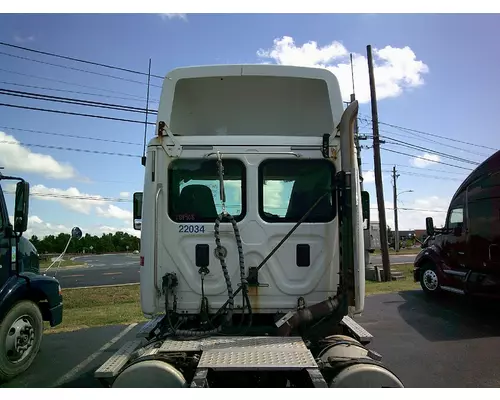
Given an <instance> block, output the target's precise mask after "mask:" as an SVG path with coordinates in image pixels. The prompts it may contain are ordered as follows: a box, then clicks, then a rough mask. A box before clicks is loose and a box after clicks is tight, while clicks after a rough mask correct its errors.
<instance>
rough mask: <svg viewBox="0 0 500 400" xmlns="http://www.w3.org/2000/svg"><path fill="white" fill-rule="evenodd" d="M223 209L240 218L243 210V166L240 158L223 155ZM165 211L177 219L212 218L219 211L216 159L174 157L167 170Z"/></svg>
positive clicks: (203, 220)
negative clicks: (166, 206)
mask: <svg viewBox="0 0 500 400" xmlns="http://www.w3.org/2000/svg"><path fill="white" fill-rule="evenodd" d="M223 165H224V186H225V192H226V210H227V211H228V212H229V213H230V214H231V215H232V216H233V217H234V218H235V219H236V220H237V221H241V220H242V219H243V217H244V216H245V212H246V195H245V186H246V174H245V172H246V169H245V165H244V164H243V162H241V161H240V160H235V159H224V160H223ZM168 182H169V190H168V200H169V201H168V214H169V216H170V218H171V219H172V221H174V222H179V223H189V222H214V221H215V220H216V218H217V216H218V215H219V214H220V213H221V212H222V202H221V200H220V184H219V173H218V169H217V161H216V160H215V159H210V160H204V159H177V160H174V161H173V162H172V163H171V164H170V165H169V170H168Z"/></svg>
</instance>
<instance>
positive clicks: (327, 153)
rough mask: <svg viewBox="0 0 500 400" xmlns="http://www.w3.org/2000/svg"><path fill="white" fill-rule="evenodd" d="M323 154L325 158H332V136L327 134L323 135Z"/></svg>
mask: <svg viewBox="0 0 500 400" xmlns="http://www.w3.org/2000/svg"><path fill="white" fill-rule="evenodd" d="M321 153H322V154H323V158H329V157H330V134H329V133H325V134H324V135H323V142H322V145H321Z"/></svg>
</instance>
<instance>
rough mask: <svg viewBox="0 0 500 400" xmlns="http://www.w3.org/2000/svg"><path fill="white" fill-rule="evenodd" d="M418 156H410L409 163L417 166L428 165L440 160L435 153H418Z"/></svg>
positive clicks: (423, 166)
mask: <svg viewBox="0 0 500 400" xmlns="http://www.w3.org/2000/svg"><path fill="white" fill-rule="evenodd" d="M418 157H420V158H416V157H413V158H410V164H411V165H413V166H414V167H418V168H425V167H428V166H429V165H432V164H436V163H437V162H439V161H440V160H441V158H440V157H439V156H438V155H437V154H429V153H424V154H419V155H418Z"/></svg>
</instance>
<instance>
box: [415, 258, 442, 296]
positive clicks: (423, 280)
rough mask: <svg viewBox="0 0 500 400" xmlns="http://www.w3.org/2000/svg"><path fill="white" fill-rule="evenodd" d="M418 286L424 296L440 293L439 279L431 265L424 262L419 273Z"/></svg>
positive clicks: (433, 266)
mask: <svg viewBox="0 0 500 400" xmlns="http://www.w3.org/2000/svg"><path fill="white" fill-rule="evenodd" d="M420 286H422V289H423V291H424V292H425V293H426V294H429V295H438V294H440V293H441V285H440V283H439V277H438V274H437V273H436V267H435V265H434V264H433V263H431V262H426V263H425V264H424V265H422V269H421V271H420Z"/></svg>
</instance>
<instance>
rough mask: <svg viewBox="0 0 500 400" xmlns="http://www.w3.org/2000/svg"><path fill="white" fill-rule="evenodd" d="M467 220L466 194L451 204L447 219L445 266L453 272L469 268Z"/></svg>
mask: <svg viewBox="0 0 500 400" xmlns="http://www.w3.org/2000/svg"><path fill="white" fill-rule="evenodd" d="M465 222H466V219H465V192H463V193H462V194H461V195H459V196H458V197H457V198H455V200H454V201H453V202H452V203H451V204H450V209H449V211H448V216H447V218H446V233H445V234H444V235H443V237H442V248H441V251H442V254H441V255H442V257H443V261H444V264H445V265H446V266H447V267H448V268H450V269H453V270H463V269H466V268H467V252H466V245H467V227H466V224H465Z"/></svg>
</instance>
